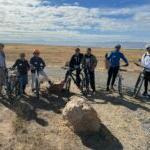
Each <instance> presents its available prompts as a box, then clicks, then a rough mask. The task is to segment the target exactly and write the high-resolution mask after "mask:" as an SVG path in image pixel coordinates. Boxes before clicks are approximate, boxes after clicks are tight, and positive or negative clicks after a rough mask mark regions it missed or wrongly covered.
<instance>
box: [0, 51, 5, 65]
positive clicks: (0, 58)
mask: <svg viewBox="0 0 150 150" xmlns="http://www.w3.org/2000/svg"><path fill="white" fill-rule="evenodd" d="M0 67H6V63H5V56H4V55H3V53H2V52H0Z"/></svg>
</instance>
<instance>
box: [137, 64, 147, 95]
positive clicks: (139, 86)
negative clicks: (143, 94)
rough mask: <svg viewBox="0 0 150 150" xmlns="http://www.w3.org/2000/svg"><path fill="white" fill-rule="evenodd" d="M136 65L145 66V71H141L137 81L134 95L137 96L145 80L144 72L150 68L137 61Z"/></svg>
mask: <svg viewBox="0 0 150 150" xmlns="http://www.w3.org/2000/svg"><path fill="white" fill-rule="evenodd" d="M135 65H137V66H139V67H141V68H143V71H142V72H141V73H140V75H139V77H138V79H137V81H136V84H135V88H134V97H135V98H137V96H138V95H139V92H140V91H141V88H142V85H143V82H144V73H145V71H146V70H150V69H148V68H146V67H143V66H142V65H139V64H137V63H135Z"/></svg>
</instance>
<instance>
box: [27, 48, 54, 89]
mask: <svg viewBox="0 0 150 150" xmlns="http://www.w3.org/2000/svg"><path fill="white" fill-rule="evenodd" d="M30 65H31V74H32V92H34V91H35V71H36V70H37V71H38V74H39V75H41V76H43V77H44V79H45V80H46V81H48V83H49V84H50V86H51V85H52V82H51V81H50V80H49V78H48V76H47V74H46V73H45V72H44V68H45V66H46V65H45V62H44V60H43V59H42V58H41V57H40V51H39V50H38V49H35V50H34V52H33V57H32V58H31V60H30Z"/></svg>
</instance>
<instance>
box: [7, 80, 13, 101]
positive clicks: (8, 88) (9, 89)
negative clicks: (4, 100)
mask: <svg viewBox="0 0 150 150" xmlns="http://www.w3.org/2000/svg"><path fill="white" fill-rule="evenodd" d="M11 87H12V84H11V82H7V83H6V94H7V96H8V98H12V88H11Z"/></svg>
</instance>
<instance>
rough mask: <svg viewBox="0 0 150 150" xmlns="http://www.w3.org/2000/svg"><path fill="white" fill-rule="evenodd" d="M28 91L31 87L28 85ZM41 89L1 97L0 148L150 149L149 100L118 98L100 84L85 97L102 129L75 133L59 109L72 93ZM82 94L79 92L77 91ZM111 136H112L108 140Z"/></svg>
mask: <svg viewBox="0 0 150 150" xmlns="http://www.w3.org/2000/svg"><path fill="white" fill-rule="evenodd" d="M29 91H30V89H29ZM74 92H75V93H76V94H77V95H78V94H79V95H80V93H79V91H78V90H77V89H76V87H75V86H73V87H72V93H70V94H66V93H60V92H54V93H51V94H47V93H42V95H41V98H40V100H38V101H37V100H36V99H35V97H34V96H33V95H32V94H31V93H30V94H29V95H28V96H26V97H24V98H22V99H21V100H20V101H17V102H15V103H12V102H10V101H8V100H7V99H3V98H0V102H1V105H0V149H2V150H10V149H12V150H41V149H44V150H87V149H94V150H100V149H102V150H122V149H125V150H149V149H150V143H148V142H150V141H149V139H150V103H149V101H140V100H135V99H133V98H131V96H130V95H129V94H128V93H126V95H125V97H124V98H120V97H119V96H118V94H117V93H114V94H110V93H107V92H105V91H104V90H103V88H99V89H98V91H97V93H96V95H94V96H89V97H87V100H88V102H89V103H90V104H91V105H92V106H93V107H94V108H95V110H96V111H97V113H98V115H99V117H100V118H101V120H102V123H103V124H104V125H103V126H104V127H103V131H101V132H100V133H97V134H94V135H90V136H87V135H76V134H74V133H73V132H71V130H70V129H69V128H67V127H66V126H65V125H64V122H63V119H62V116H61V111H62V109H63V108H64V107H65V104H66V103H67V101H68V100H69V98H70V96H72V95H74V94H75V93H74ZM80 96H81V95H80ZM109 139H111V140H109Z"/></svg>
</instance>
